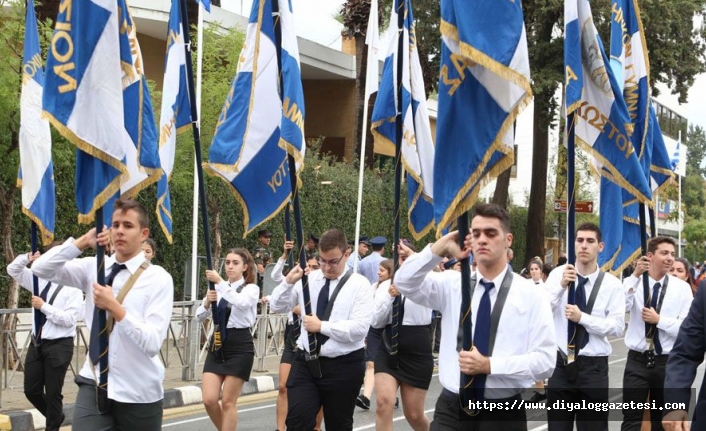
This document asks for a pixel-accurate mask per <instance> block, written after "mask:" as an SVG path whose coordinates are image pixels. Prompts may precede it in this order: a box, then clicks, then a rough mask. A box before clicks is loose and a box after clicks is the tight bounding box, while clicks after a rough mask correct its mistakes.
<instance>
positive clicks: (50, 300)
mask: <svg viewBox="0 0 706 431" xmlns="http://www.w3.org/2000/svg"><path fill="white" fill-rule="evenodd" d="M63 288H64V285H63V284H60V285H59V287H57V288H56V290H55V291H54V293H52V295H51V298H49V305H53V304H54V300H55V299H56V295H58V294H59V292H60V291H61V289H63Z"/></svg>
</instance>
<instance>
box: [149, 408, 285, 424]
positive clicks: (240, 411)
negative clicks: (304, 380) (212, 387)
mask: <svg viewBox="0 0 706 431" xmlns="http://www.w3.org/2000/svg"><path fill="white" fill-rule="evenodd" d="M275 406H276V404H268V405H266V406H259V407H252V408H249V409H242V410H241V409H239V410H238V413H247V412H253V411H256V410H264V409H269V408H271V407H275ZM205 419H208V416H204V417H200V418H194V419H187V420H183V421H179V422H172V423H169V424H166V425H162V428H167V427H173V426H176V425H182V424H188V423H191V422H198V421H202V420H205Z"/></svg>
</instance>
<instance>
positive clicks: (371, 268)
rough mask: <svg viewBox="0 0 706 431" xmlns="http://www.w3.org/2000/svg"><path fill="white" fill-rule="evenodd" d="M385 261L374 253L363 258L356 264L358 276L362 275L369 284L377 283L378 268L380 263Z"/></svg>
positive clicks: (378, 254) (377, 253)
mask: <svg viewBox="0 0 706 431" xmlns="http://www.w3.org/2000/svg"><path fill="white" fill-rule="evenodd" d="M383 260H385V258H384V257H382V255H381V254H380V253H379V252H377V251H374V252H372V253H370V254H369V255H367V256H365V257H364V258H363V259H361V261H360V262H359V263H358V274H362V275H363V276H364V277H365V278H367V279H368V281H369V282H370V284H373V283H377V281H378V269H379V267H380V262H382V261H383Z"/></svg>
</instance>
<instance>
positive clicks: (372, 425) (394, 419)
mask: <svg viewBox="0 0 706 431" xmlns="http://www.w3.org/2000/svg"><path fill="white" fill-rule="evenodd" d="M433 411H434V409H429V410H424V414H427V413H430V412H433ZM403 419H404V416H397V417H396V418H392V422H397V421H401V420H403ZM370 428H375V424H374V423H372V424H370V425H365V426H362V427H358V428H353V431H359V430H367V429H370Z"/></svg>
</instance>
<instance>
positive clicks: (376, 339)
mask: <svg viewBox="0 0 706 431" xmlns="http://www.w3.org/2000/svg"><path fill="white" fill-rule="evenodd" d="M382 331H384V328H379V329H378V328H370V329H369V330H368V335H367V337H365V362H373V361H374V360H375V356H376V355H377V353H378V350H380V343H381V342H382Z"/></svg>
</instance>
